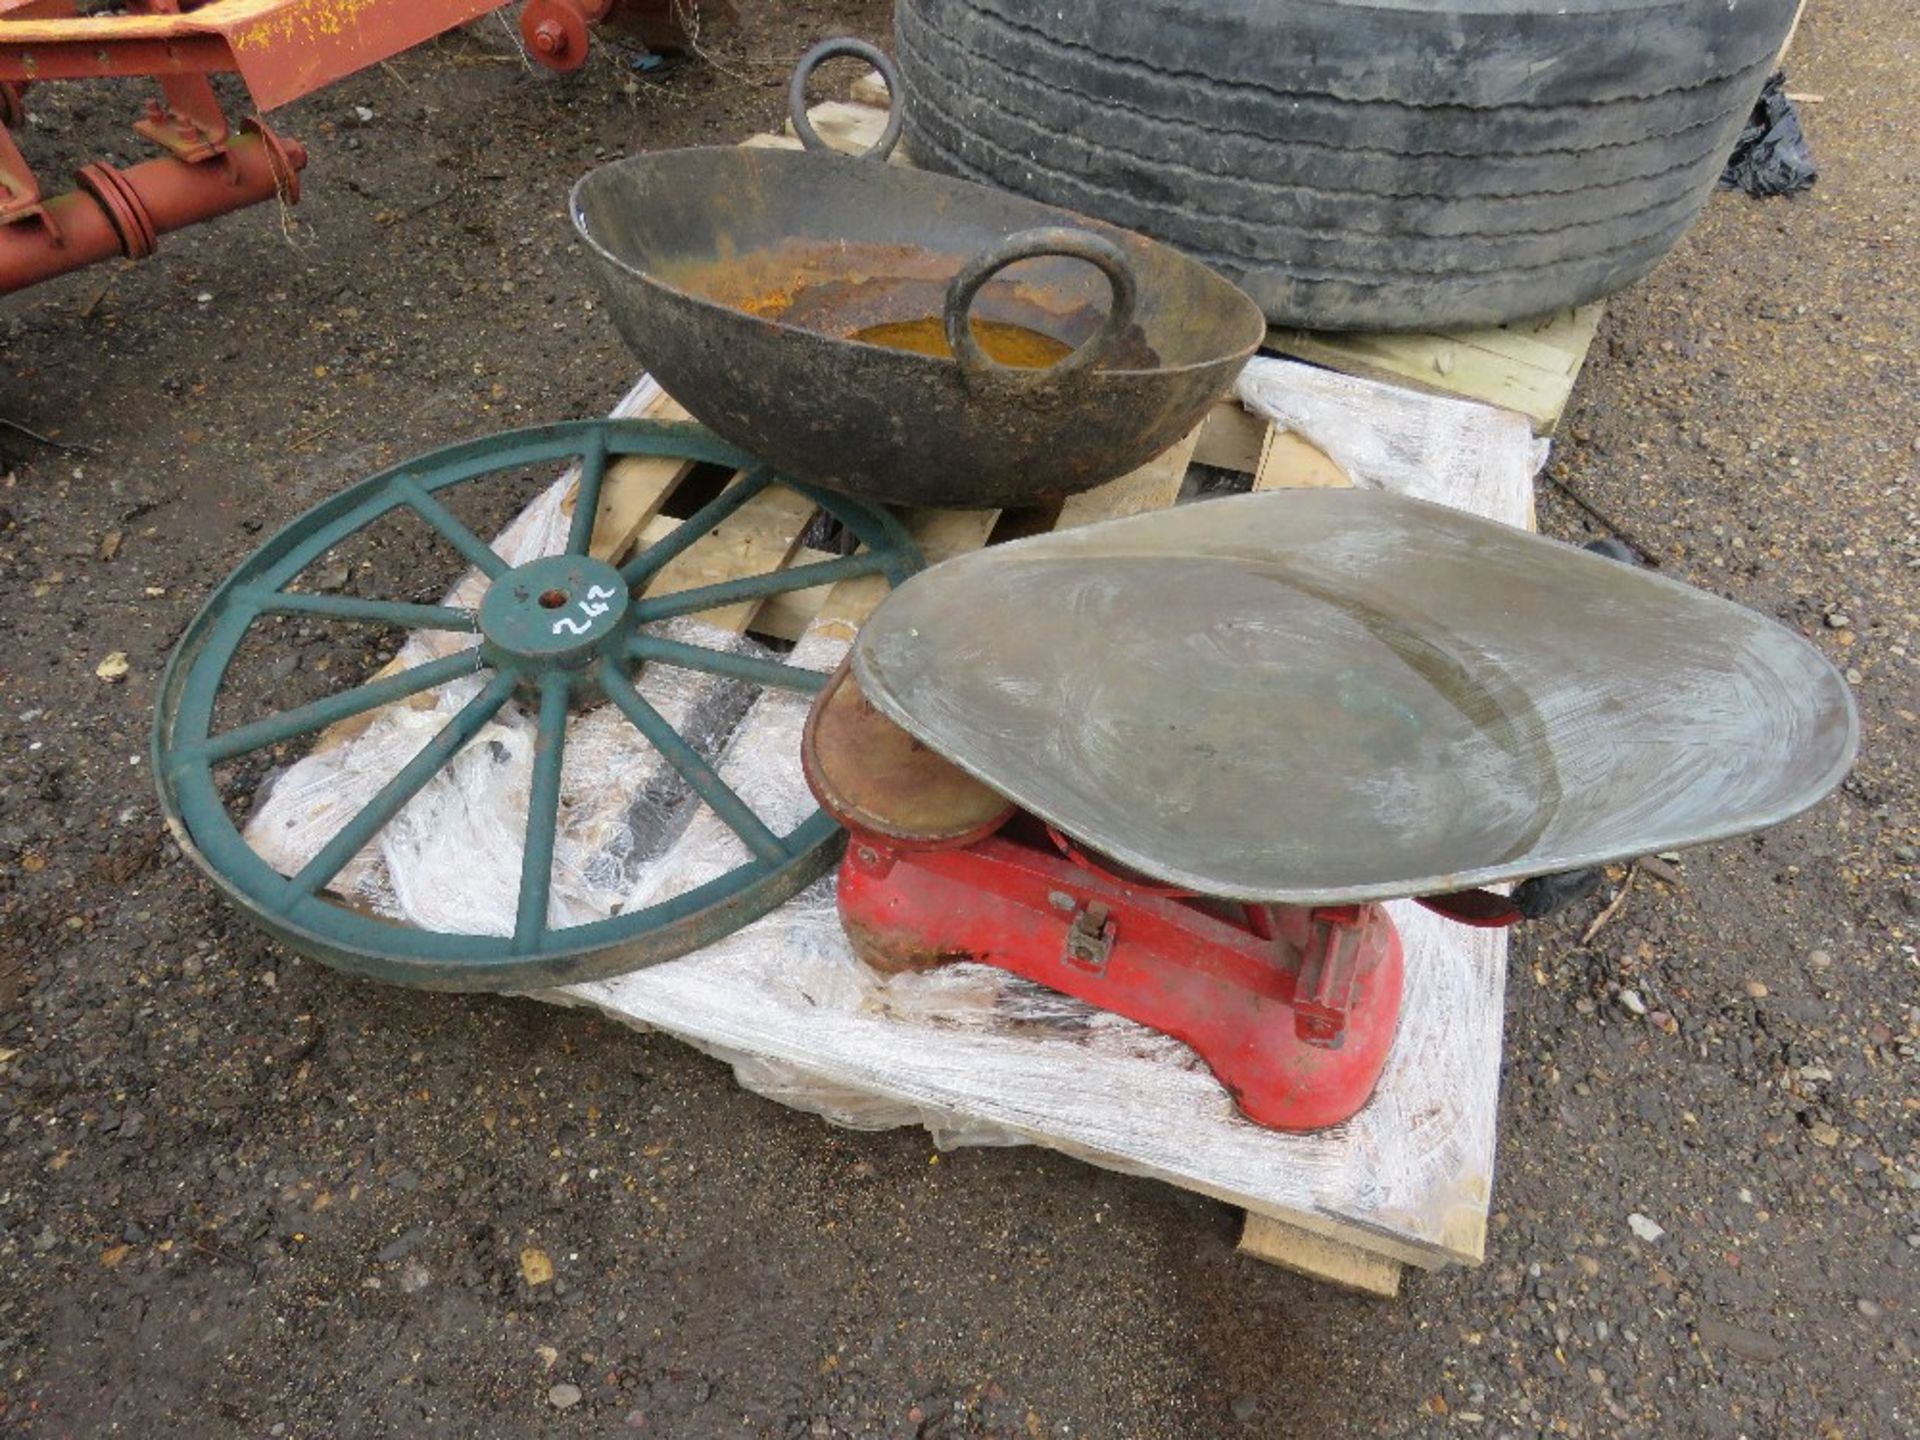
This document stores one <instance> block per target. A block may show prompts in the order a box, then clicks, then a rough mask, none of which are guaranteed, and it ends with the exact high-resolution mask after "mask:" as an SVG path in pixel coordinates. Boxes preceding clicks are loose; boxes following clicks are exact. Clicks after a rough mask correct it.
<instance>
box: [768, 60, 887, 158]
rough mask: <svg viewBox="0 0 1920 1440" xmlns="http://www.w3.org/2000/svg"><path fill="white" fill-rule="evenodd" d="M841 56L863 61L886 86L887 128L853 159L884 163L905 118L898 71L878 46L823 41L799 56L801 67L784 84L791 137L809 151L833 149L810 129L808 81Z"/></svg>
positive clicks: (795, 68) (796, 66)
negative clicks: (798, 140) (791, 130)
mask: <svg viewBox="0 0 1920 1440" xmlns="http://www.w3.org/2000/svg"><path fill="white" fill-rule="evenodd" d="M840 55H852V56H854V57H856V58H857V59H861V60H864V61H866V62H867V63H868V64H869V65H871V66H873V68H874V69H876V70H878V71H879V72H880V78H881V79H883V80H885V81H886V82H887V128H886V129H885V130H882V131H881V132H880V138H879V139H878V140H876V141H874V142H873V144H872V145H871V146H870V147H869V148H868V149H867V150H866V151H864V152H863V153H861V154H860V155H857V156H854V157H853V158H855V159H857V160H884V159H886V158H887V156H889V155H891V154H892V153H893V147H894V146H895V145H897V144H899V143H900V124H901V121H902V119H903V118H904V112H903V111H902V109H901V104H900V96H901V94H902V93H903V92H902V90H901V88H900V87H901V80H900V71H899V70H898V68H896V67H895V65H894V63H893V60H892V58H891V57H889V56H888V54H887V52H886V51H884V50H882V49H881V48H880V47H879V46H878V45H869V44H868V43H867V42H866V41H864V40H855V39H854V38H852V37H851V36H843V37H842V38H840V39H838V40H822V41H821V42H820V43H819V44H818V45H816V46H814V47H813V48H812V49H811V50H809V51H807V53H806V54H804V55H802V56H801V57H800V63H799V64H798V65H795V66H794V67H793V79H792V80H791V81H789V82H788V83H787V117H788V118H789V119H790V120H792V121H793V133H794V134H796V135H798V136H799V137H800V143H801V144H802V145H804V146H805V147H806V148H807V149H809V150H828V149H831V148H832V147H831V146H829V145H828V144H827V142H826V141H824V140H822V139H821V138H820V132H819V131H818V130H816V129H814V128H813V121H812V119H811V118H810V117H809V116H808V115H807V81H809V80H811V79H812V78H813V72H814V71H815V70H817V69H819V68H820V65H821V63H822V62H823V61H827V60H832V59H834V58H835V57H836V56H840Z"/></svg>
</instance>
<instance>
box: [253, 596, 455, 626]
mask: <svg viewBox="0 0 1920 1440" xmlns="http://www.w3.org/2000/svg"><path fill="white" fill-rule="evenodd" d="M239 598H240V599H242V600H244V601H246V602H247V603H248V604H252V605H255V606H257V607H258V608H259V610H260V612H261V613H262V614H263V615H320V616H324V617H325V618H327V619H329V620H360V621H364V622H366V623H367V624H369V625H400V626H404V627H405V628H406V629H408V630H464V631H469V632H471V631H474V630H477V629H479V628H480V622H479V621H478V620H477V619H476V618H475V616H474V613H473V612H472V611H471V610H456V609H454V608H453V607H452V606H451V605H410V604H407V603H406V602H404V601H400V600H360V599H356V598H354V597H353V596H350V595H299V594H291V593H289V592H287V591H284V590H283V591H279V592H277V593H269V592H267V591H262V590H244V591H241V592H240V595H239Z"/></svg>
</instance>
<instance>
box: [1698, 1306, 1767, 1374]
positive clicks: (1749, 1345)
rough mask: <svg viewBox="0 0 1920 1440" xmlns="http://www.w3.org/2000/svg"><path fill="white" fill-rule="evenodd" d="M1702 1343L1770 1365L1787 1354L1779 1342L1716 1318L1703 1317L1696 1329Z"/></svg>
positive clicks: (1764, 1334)
mask: <svg viewBox="0 0 1920 1440" xmlns="http://www.w3.org/2000/svg"><path fill="white" fill-rule="evenodd" d="M1696 1328H1697V1329H1698V1331H1699V1334H1700V1339H1701V1341H1702V1343H1704V1344H1706V1345H1710V1346H1713V1347H1715V1348H1716V1349H1720V1350H1727V1351H1730V1352H1732V1353H1733V1354H1735V1355H1738V1356H1741V1357H1742V1358H1743V1359H1747V1360H1757V1361H1759V1362H1761V1363H1762V1364H1767V1365H1770V1364H1772V1363H1773V1362H1774V1361H1775V1360H1778V1359H1780V1357H1781V1356H1783V1355H1785V1354H1786V1353H1787V1347H1786V1346H1785V1345H1783V1344H1781V1343H1780V1341H1778V1340H1776V1339H1774V1338H1773V1336H1771V1335H1768V1334H1766V1333H1764V1332H1762V1331H1759V1330H1751V1329H1748V1328H1747V1327H1746V1326H1745V1325H1735V1324H1733V1323H1732V1322H1731V1321H1727V1320H1721V1319H1719V1318H1718V1317H1716V1316H1712V1315H1703V1316H1702V1317H1701V1318H1700V1323H1699V1325H1698V1326H1697V1327H1696Z"/></svg>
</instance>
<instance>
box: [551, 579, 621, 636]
mask: <svg viewBox="0 0 1920 1440" xmlns="http://www.w3.org/2000/svg"><path fill="white" fill-rule="evenodd" d="M619 593H620V592H619V591H618V590H608V589H604V588H603V587H601V586H599V585H589V586H588V587H587V598H586V599H584V600H582V601H581V602H580V610H581V613H583V614H584V615H585V616H586V617H587V618H586V619H585V620H576V619H574V618H573V616H571V615H562V616H561V617H560V618H559V619H558V620H556V621H554V622H553V633H554V634H556V635H584V634H586V633H587V632H588V631H589V630H591V629H593V625H592V623H591V622H593V621H595V620H598V619H599V618H600V617H601V616H602V615H604V614H606V613H607V610H608V608H609V607H608V605H607V601H609V600H611V599H612V598H613V597H614V596H616V595H618V594H619Z"/></svg>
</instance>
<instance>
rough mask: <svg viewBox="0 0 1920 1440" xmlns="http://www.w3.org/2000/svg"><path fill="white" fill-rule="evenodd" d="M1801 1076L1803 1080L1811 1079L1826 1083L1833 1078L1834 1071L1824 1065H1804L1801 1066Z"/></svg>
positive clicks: (1818, 1082)
mask: <svg viewBox="0 0 1920 1440" xmlns="http://www.w3.org/2000/svg"><path fill="white" fill-rule="evenodd" d="M1800 1078H1801V1079H1802V1080H1811V1081H1813V1082H1814V1083H1815V1084H1824V1083H1825V1082H1827V1081H1828V1080H1831V1079H1833V1071H1831V1070H1829V1069H1827V1067H1826V1066H1824V1065H1802V1066H1801V1067H1800Z"/></svg>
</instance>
